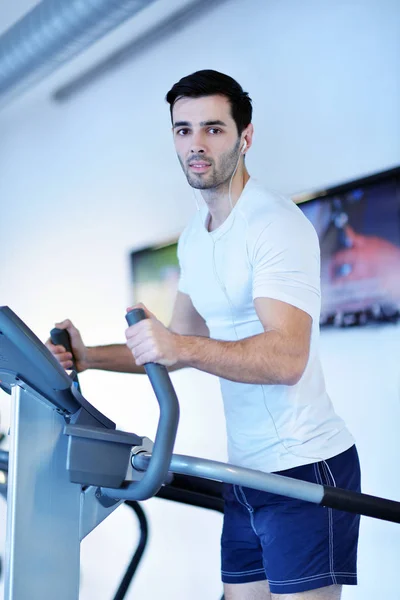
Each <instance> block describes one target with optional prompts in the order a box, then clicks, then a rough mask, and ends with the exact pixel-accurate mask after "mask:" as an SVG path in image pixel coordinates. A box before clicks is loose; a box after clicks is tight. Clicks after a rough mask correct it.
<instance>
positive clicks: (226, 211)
mask: <svg viewBox="0 0 400 600" xmlns="http://www.w3.org/2000/svg"><path fill="white" fill-rule="evenodd" d="M249 179H250V175H249V173H248V171H247V169H246V167H244V168H243V169H241V170H240V171H239V170H238V172H236V174H235V176H234V178H233V180H232V184H231V186H230V188H231V189H230V194H229V181H228V182H226V183H225V184H224V185H221V186H219V187H216V188H212V189H209V190H202V192H201V195H202V196H203V200H204V202H205V203H206V204H207V207H208V212H209V218H208V224H207V228H208V231H214V230H215V229H217V228H218V227H220V226H221V225H222V223H223V222H224V221H225V220H226V219H227V218H228V216H229V215H230V213H231V211H232V209H233V207H234V206H235V204H236V203H237V201H238V200H239V198H240V196H241V194H242V192H243V189H244V187H245V185H246V183H247V182H248V180H249Z"/></svg>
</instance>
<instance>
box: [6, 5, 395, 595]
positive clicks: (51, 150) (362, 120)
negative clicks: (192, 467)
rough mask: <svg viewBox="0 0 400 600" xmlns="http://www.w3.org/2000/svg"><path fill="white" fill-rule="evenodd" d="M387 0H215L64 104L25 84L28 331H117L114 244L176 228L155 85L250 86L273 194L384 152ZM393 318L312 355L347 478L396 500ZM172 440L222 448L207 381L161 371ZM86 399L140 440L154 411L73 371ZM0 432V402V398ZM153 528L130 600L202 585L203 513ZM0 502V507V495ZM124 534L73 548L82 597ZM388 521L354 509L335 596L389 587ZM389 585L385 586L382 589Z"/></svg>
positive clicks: (160, 514) (9, 259) (206, 539)
mask: <svg viewBox="0 0 400 600" xmlns="http://www.w3.org/2000/svg"><path fill="white" fill-rule="evenodd" d="M399 25H400V6H399V3H398V0H363V1H361V0H351V1H350V0H337V1H336V2H334V3H332V2H328V1H325V2H324V1H322V2H321V1H320V0H303V1H302V2H298V1H296V0H280V1H279V2H278V1H276V0H269V1H265V0H247V1H246V2H241V1H240V0H232V1H231V2H227V3H226V4H225V5H223V6H221V7H220V8H219V9H217V10H215V11H214V12H213V13H210V15H208V16H207V17H204V18H203V19H201V20H199V21H198V22H197V23H196V24H195V25H191V26H190V27H188V28H187V29H185V30H184V31H183V32H180V33H179V34H177V35H175V36H174V37H172V38H170V39H169V40H168V41H166V42H164V43H163V44H162V46H160V47H155V48H154V49H153V50H152V51H150V52H148V53H147V54H146V55H144V56H142V57H141V58H140V59H139V60H137V61H136V62H132V63H131V64H129V65H127V66H125V67H124V68H122V69H120V70H118V71H116V72H115V73H114V74H113V75H111V76H109V77H107V78H106V79H104V80H103V81H102V82H99V83H98V84H96V85H94V86H93V87H92V88H90V89H88V90H87V91H86V92H85V93H83V94H82V95H80V96H78V97H76V99H74V100H73V101H71V102H70V103H67V104H65V105H61V106H60V105H54V104H52V103H51V102H50V101H49V99H48V97H47V96H46V97H45V96H43V97H42V96H41V95H40V94H38V93H37V92H36V93H32V101H31V102H30V103H29V102H28V103H27V102H25V103H24V104H23V109H22V104H21V105H20V104H19V103H18V102H16V103H15V105H14V106H11V107H9V108H8V109H6V110H4V111H3V112H2V113H0V198H1V208H2V210H1V221H0V252H1V256H2V257H3V261H2V263H1V264H0V301H1V304H7V305H9V306H11V307H12V308H13V310H14V311H15V312H16V313H17V314H19V316H20V317H21V318H22V319H23V320H25V321H26V323H27V324H28V325H29V326H30V327H31V328H32V329H33V330H34V331H35V332H36V333H37V334H38V335H39V336H40V337H41V338H42V339H45V338H46V337H47V332H48V330H49V329H50V328H51V327H52V325H53V322H54V321H56V320H58V319H62V318H64V317H66V316H68V317H70V318H71V319H73V320H74V321H75V322H76V324H77V325H78V326H79V327H80V329H81V331H82V334H83V336H84V339H85V340H86V342H87V343H88V344H98V343H105V342H111V341H123V339H124V336H123V331H124V328H125V324H124V323H125V322H124V312H125V307H126V306H127V305H129V303H130V299H131V297H130V282H129V265H128V255H129V252H130V251H131V250H132V249H134V248H137V247H140V246H142V245H144V244H147V243H153V242H158V241H162V240H164V239H168V238H170V237H171V236H173V235H176V234H177V233H178V232H179V231H180V230H181V229H182V228H183V226H184V224H185V222H186V221H187V219H188V218H189V216H190V215H191V214H192V212H193V210H194V202H193V197H192V194H191V192H190V190H189V189H188V188H187V184H186V183H185V181H184V178H183V177H182V174H181V172H180V167H179V165H178V162H177V161H176V159H175V157H174V153H173V149H172V144H171V139H170V132H169V115H168V108H167V106H166V105H165V103H164V101H163V97H164V95H165V92H166V91H167V90H168V89H169V87H170V86H171V85H172V84H173V83H174V82H175V81H176V80H177V79H178V78H180V77H181V76H182V75H185V74H188V73H190V72H192V71H194V70H197V69H200V68H215V69H218V70H222V71H225V72H227V73H229V74H231V75H232V76H233V77H236V78H237V79H238V80H239V81H240V82H241V83H242V85H243V86H244V88H245V89H246V90H248V91H249V92H250V94H251V96H252V97H253V99H254V110H255V115H254V124H255V129H256V135H255V143H254V146H253V149H252V151H251V152H250V153H249V156H248V165H249V168H250V171H251V172H252V174H253V175H255V176H256V177H258V178H259V179H262V180H264V181H265V182H266V183H267V184H268V185H269V186H270V187H273V188H277V189H280V190H282V191H285V192H294V191H301V190H303V189H308V188H314V187H319V186H321V185H325V184H329V183H335V182H339V181H342V180H346V179H350V178H354V177H357V176H358V175H363V174H366V173H370V172H374V171H378V170H380V169H384V168H388V167H391V166H393V165H396V164H399V162H400V116H399V110H398V107H399V105H400V75H399V74H400V41H399V40H400V36H399V35H398V33H399ZM399 339H400V335H399V328H398V327H394V326H387V327H382V328H371V329H364V330H361V329H360V330H351V331H350V330H349V331H332V332H327V333H324V334H323V336H322V352H323V360H324V366H325V370H326V375H327V381H328V386H329V389H330V391H331V394H332V397H333V400H334V403H335V406H336V407H337V410H338V412H340V414H341V415H342V416H343V417H344V418H345V420H346V421H347V422H348V424H349V426H350V428H351V429H352V431H353V433H354V434H355V436H356V438H357V441H358V445H359V449H360V454H361V459H362V466H363V471H364V489H365V491H367V492H369V493H375V494H376V495H382V496H387V497H391V498H397V499H399V500H400V484H399V482H398V459H399V456H400V445H399V441H398V436H397V435H396V434H397V424H398V422H399V416H400V403H399V360H398V357H399V356H400V341H399ZM173 379H174V383H175V384H176V388H177V391H178V395H179V397H180V401H181V410H182V417H181V425H180V431H179V435H178V439H177V445H176V451H177V452H180V453H187V454H194V455H199V456H204V457H210V458H211V457H213V458H216V459H224V458H225V434H224V424H223V414H222V407H221V402H220V398H219V392H218V384H217V382H216V380H215V379H214V378H212V377H210V376H207V375H205V374H202V373H196V372H194V371H185V372H182V373H176V374H174V376H173ZM81 383H82V387H83V389H84V391H85V394H86V395H87V397H88V399H89V400H90V401H91V402H92V403H93V404H95V405H96V406H98V407H99V408H100V409H101V410H103V411H104V412H106V413H107V414H108V415H109V416H110V417H111V418H112V419H114V420H116V421H117V423H118V425H119V426H120V427H123V428H126V429H130V430H133V431H135V432H137V433H139V434H145V435H148V436H150V437H152V436H153V434H154V431H155V424H156V420H157V410H156V406H155V402H154V400H153V398H152V395H151V392H150V388H149V384H148V382H147V381H146V380H145V378H141V377H139V376H136V377H134V376H128V375H115V374H114V375H113V374H107V373H95V372H93V373H85V374H83V375H82V378H81ZM0 400H1V406H2V420H3V428H5V427H6V424H7V420H8V397H6V396H5V395H2V396H1V398H0ZM145 509H146V510H147V512H148V514H149V518H150V527H151V532H152V537H151V540H150V547H149V550H148V552H147V556H146V558H145V560H144V562H143V566H142V567H141V569H140V572H139V573H138V575H137V577H136V579H135V582H134V584H133V586H132V590H131V593H130V595H129V596H128V597H129V598H134V597H139V596H141V597H143V598H155V597H159V596H160V595H161V594H162V597H163V598H164V599H165V600H169V599H172V598H173V599H174V600H175V599H176V598H189V597H190V598H191V600H197V599H198V600H200V599H201V600H203V598H205V597H207V598H210V599H211V598H218V595H219V594H220V589H221V588H220V583H219V535H220V524H221V518H220V515H218V514H208V513H206V512H205V511H201V510H198V509H191V508H189V507H182V506H175V505H172V504H167V503H166V502H163V501H161V500H157V499H155V500H150V501H149V502H147V503H146V505H145ZM3 510H4V507H3ZM136 536H137V531H136V525H135V522H134V519H133V517H132V516H131V515H130V514H129V510H128V509H127V508H126V507H123V508H121V509H119V510H118V511H117V512H116V513H114V514H113V515H112V517H110V518H109V519H108V520H107V521H106V522H105V523H103V524H102V525H101V526H100V527H99V528H98V530H96V531H95V532H94V533H93V534H91V535H90V536H89V537H88V539H87V540H85V541H84V543H83V552H82V554H83V556H82V573H83V577H82V594H81V597H82V599H83V600H89V599H90V600H91V599H96V600H108V599H109V598H111V597H112V593H113V591H114V590H115V587H116V585H117V582H118V581H119V578H120V574H121V573H122V570H123V563H124V561H125V563H126V562H127V561H128V558H129V555H130V552H131V551H132V547H133V545H134V544H135V541H136ZM399 551H400V538H399V537H398V531H397V528H396V526H395V525H391V524H385V523H380V522H378V521H372V520H371V519H370V520H367V519H364V522H363V526H362V536H361V544H360V585H359V587H358V588H357V589H349V590H346V593H345V594H344V597H345V598H346V599H354V600H356V599H357V600H358V599H361V598H362V599H363V600H369V599H370V600H372V599H375V598H377V597H385V596H387V597H390V598H394V597H400V596H399V594H398V592H397V588H398V585H397V581H396V577H395V576H396V565H397V562H396V554H397V556H398V554H399ZM396 594H397V596H396Z"/></svg>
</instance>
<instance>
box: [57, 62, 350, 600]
mask: <svg viewBox="0 0 400 600" xmlns="http://www.w3.org/2000/svg"><path fill="white" fill-rule="evenodd" d="M167 101H168V102H169V104H170V111H171V119H172V129H173V136H174V143H175V148H176V151H177V155H178V158H179V161H180V163H181V165H182V168H183V170H184V173H185V175H186V177H187V180H188V182H189V184H190V185H191V186H192V187H193V188H197V189H199V190H201V195H202V197H203V200H204V206H203V208H199V210H198V212H197V214H196V215H195V217H194V218H193V219H192V221H191V222H190V223H189V225H188V227H187V228H186V229H185V231H184V232H183V234H182V236H181V238H180V240H179V247H178V254H179V261H180V267H181V277H180V284H179V291H178V294H177V298H176V303H175V307H174V311H173V317H172V321H171V324H170V327H169V328H166V327H164V325H162V324H161V323H160V322H159V321H158V320H157V318H156V316H154V315H153V314H151V313H150V312H149V311H147V316H148V317H149V318H148V319H147V320H145V321H142V322H140V323H138V324H136V325H133V326H131V327H129V328H128V329H127V331H126V338H127V347H128V348H129V350H128V349H127V347H124V346H122V345H114V346H103V347H97V348H86V347H85V346H84V344H83V342H82V338H81V337H80V335H79V332H78V331H77V330H76V329H75V327H74V326H73V325H72V324H71V323H70V322H69V321H64V322H63V323H59V324H58V326H60V327H64V328H66V329H68V331H69V333H70V335H71V339H72V347H73V350H74V354H75V357H76V360H77V364H78V370H80V371H82V370H84V369H87V368H97V369H110V370H116V371H127V372H139V371H140V370H141V369H142V365H143V364H145V363H147V362H158V363H160V364H163V365H165V366H167V367H169V368H170V369H176V368H180V367H185V366H190V367H195V368H197V369H201V370H203V371H206V372H208V373H212V374H214V375H218V376H219V377H220V378H221V379H220V381H221V389H222V395H223V400H224V408H225V415H226V423H227V435H228V452H229V461H230V462H231V463H233V464H236V465H240V466H243V467H248V468H253V469H258V470H262V471H267V472H271V471H273V472H278V473H284V474H285V475H287V476H289V477H294V478H298V479H306V480H308V481H312V482H316V483H323V484H329V485H337V486H338V487H344V488H349V489H354V490H357V491H359V489H360V472H359V464H358V458H357V452H356V449H355V446H354V440H353V438H352V436H351V435H350V433H349V432H348V431H347V429H346V427H345V425H344V423H343V421H342V420H341V419H340V418H339V417H338V416H337V415H336V414H335V412H334V410H333V408H332V405H331V402H330V400H329V397H328V395H327V393H326V390H325V384H324V378H323V374H322V370H321V365H320V359H319V354H318V335H319V331H318V322H319V311H320V289H319V278H320V273H319V270H320V265H319V246H318V238H317V236H316V233H315V230H314V229H313V227H312V225H311V224H310V223H309V221H308V220H307V219H306V218H305V217H304V215H303V214H302V212H301V211H300V210H299V209H298V207H296V206H295V204H294V203H293V202H291V201H290V200H288V199H286V198H284V197H281V196H280V195H278V194H276V193H271V192H268V191H266V190H264V189H263V188H262V187H261V186H260V185H259V184H258V183H257V182H255V181H254V180H253V179H252V178H250V175H249V173H248V171H247V169H246V166H245V154H246V152H247V151H248V150H249V149H250V148H251V145H252V138H253V126H252V124H251V116H252V105H251V100H250V98H249V97H248V94H247V93H245V92H244V91H243V90H242V88H241V87H240V85H239V84H238V83H237V82H236V81H234V80H233V79H232V78H230V77H228V76H226V75H223V74H221V73H218V72H216V71H210V70H208V71H199V72H196V73H193V74H192V75H189V76H188V77H184V78H183V79H181V80H180V81H179V82H178V83H177V84H175V85H174V86H173V87H172V89H171V90H170V91H169V92H168V94H167ZM146 310H147V309H146ZM48 344H49V347H50V348H51V349H52V351H53V352H54V354H55V355H56V356H57V357H58V358H59V360H60V362H61V364H63V366H64V367H65V368H68V367H70V366H71V362H70V359H71V355H69V354H68V353H66V352H65V350H64V349H63V348H61V347H54V346H51V344H50V343H48ZM132 355H133V358H134V362H132ZM225 503H226V504H225V506H226V509H225V517H224V528H223V534H222V579H223V582H224V590H225V598H226V600H269V599H274V598H280V599H285V598H290V599H291V600H300V599H301V600H337V599H339V598H340V595H341V588H342V584H354V583H356V553H357V538H358V525H359V518H358V516H354V515H350V514H348V513H343V512H339V511H334V510H331V509H327V508H322V507H320V506H316V505H313V504H310V503H306V502H302V501H297V500H293V499H289V498H284V497H281V496H277V495H274V494H268V493H264V492H258V491H255V490H251V489H248V488H242V487H240V486H227V491H226V497H225Z"/></svg>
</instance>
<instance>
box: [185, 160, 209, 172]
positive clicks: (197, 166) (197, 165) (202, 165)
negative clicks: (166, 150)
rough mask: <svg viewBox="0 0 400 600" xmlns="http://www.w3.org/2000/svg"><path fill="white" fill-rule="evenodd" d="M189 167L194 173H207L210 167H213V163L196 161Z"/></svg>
mask: <svg viewBox="0 0 400 600" xmlns="http://www.w3.org/2000/svg"><path fill="white" fill-rule="evenodd" d="M189 167H190V168H191V169H192V170H193V171H196V172H197V173H198V172H202V171H206V170H207V169H208V168H209V167H211V163H208V162H204V161H202V160H196V161H193V162H190V163H189Z"/></svg>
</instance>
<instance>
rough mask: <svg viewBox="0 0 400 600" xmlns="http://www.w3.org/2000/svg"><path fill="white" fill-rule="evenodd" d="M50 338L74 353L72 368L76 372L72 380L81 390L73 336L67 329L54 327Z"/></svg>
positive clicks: (53, 342)
mask: <svg viewBox="0 0 400 600" xmlns="http://www.w3.org/2000/svg"><path fill="white" fill-rule="evenodd" d="M50 339H51V342H52V344H54V345H55V346H64V348H65V349H66V351H67V352H70V353H71V354H72V368H73V370H74V374H73V375H72V380H73V381H75V383H76V386H77V388H78V391H79V392H80V391H81V386H80V385H79V380H78V371H77V368H76V361H75V357H74V353H73V350H72V345H71V337H70V335H69V332H68V331H67V330H66V329H60V328H59V327H54V328H53V329H52V330H51V331H50Z"/></svg>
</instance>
